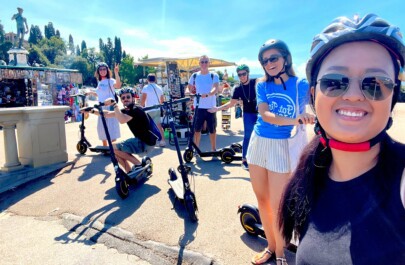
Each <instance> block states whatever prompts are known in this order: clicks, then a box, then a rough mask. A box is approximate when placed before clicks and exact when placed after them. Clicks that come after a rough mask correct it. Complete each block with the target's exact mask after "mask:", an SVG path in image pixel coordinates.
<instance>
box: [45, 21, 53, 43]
mask: <svg viewBox="0 0 405 265" xmlns="http://www.w3.org/2000/svg"><path fill="white" fill-rule="evenodd" d="M44 33H45V38H47V39H50V38H52V37H54V36H55V35H56V33H55V28H54V27H53V24H52V22H48V26H46V25H45V30H44Z"/></svg>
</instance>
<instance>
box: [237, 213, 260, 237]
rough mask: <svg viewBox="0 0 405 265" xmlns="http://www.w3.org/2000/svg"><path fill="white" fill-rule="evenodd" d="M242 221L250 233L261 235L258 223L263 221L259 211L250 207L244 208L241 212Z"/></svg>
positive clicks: (251, 234) (244, 227)
mask: <svg viewBox="0 0 405 265" xmlns="http://www.w3.org/2000/svg"><path fill="white" fill-rule="evenodd" d="M240 223H241V225H242V227H243V229H244V230H245V231H246V233H248V235H250V236H259V235H260V234H259V232H258V231H257V228H256V225H257V224H260V223H261V222H260V216H259V213H258V212H256V211H254V210H252V209H250V208H243V209H242V210H241V213H240Z"/></svg>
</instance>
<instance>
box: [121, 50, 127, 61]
mask: <svg viewBox="0 0 405 265" xmlns="http://www.w3.org/2000/svg"><path fill="white" fill-rule="evenodd" d="M125 57H127V53H126V52H125V51H123V52H122V59H124V58H125Z"/></svg>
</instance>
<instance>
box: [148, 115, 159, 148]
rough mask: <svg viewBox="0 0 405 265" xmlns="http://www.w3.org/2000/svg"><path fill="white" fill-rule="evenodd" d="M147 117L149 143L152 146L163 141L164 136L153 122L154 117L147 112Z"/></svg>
mask: <svg viewBox="0 0 405 265" xmlns="http://www.w3.org/2000/svg"><path fill="white" fill-rule="evenodd" d="M145 114H146V116H147V117H148V120H149V128H148V132H149V143H150V145H155V144H156V141H161V140H162V134H161V133H160V130H159V128H158V127H157V125H156V123H155V122H154V121H153V119H152V117H151V116H150V115H149V113H147V112H145Z"/></svg>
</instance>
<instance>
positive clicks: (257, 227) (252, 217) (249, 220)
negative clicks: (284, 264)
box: [238, 203, 297, 253]
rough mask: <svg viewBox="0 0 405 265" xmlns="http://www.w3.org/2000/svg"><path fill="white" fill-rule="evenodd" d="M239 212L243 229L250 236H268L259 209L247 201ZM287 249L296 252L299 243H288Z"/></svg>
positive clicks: (240, 207)
mask: <svg viewBox="0 0 405 265" xmlns="http://www.w3.org/2000/svg"><path fill="white" fill-rule="evenodd" d="M238 213H240V216H239V219H240V223H241V225H242V227H243V229H244V230H245V231H246V233H248V235H250V236H254V237H258V236H260V237H262V238H266V234H265V233H264V229H263V225H262V220H261V219H260V214H259V209H258V208H257V207H256V206H254V205H252V204H248V203H245V204H243V205H240V206H239V209H238ZM286 249H288V250H289V251H291V252H293V253H296V252H297V245H295V244H293V243H288V244H287V245H286Z"/></svg>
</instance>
